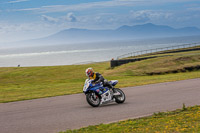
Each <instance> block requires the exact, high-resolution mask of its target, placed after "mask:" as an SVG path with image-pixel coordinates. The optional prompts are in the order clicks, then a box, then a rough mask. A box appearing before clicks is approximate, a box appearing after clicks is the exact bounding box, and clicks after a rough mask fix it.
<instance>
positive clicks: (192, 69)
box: [146, 65, 200, 75]
mask: <svg viewBox="0 0 200 133" xmlns="http://www.w3.org/2000/svg"><path fill="white" fill-rule="evenodd" d="M197 70H200V65H196V66H188V67H183V68H182V69H177V70H170V71H164V72H149V73H146V74H147V75H161V74H169V73H179V72H187V71H197Z"/></svg>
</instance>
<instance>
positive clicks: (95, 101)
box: [83, 79, 126, 107]
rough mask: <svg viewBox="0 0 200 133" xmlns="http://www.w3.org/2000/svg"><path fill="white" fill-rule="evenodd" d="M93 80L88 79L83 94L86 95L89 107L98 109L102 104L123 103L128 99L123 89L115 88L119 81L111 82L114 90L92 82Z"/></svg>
mask: <svg viewBox="0 0 200 133" xmlns="http://www.w3.org/2000/svg"><path fill="white" fill-rule="evenodd" d="M92 81H93V80H90V79H86V80H85V84H84V87H83V92H84V93H85V95H86V100H87V102H88V104H89V105H91V106H93V107H98V106H99V105H101V104H104V103H109V102H114V101H115V102H116V103H123V102H124V101H125V99H126V97H125V94H124V92H123V91H122V90H121V89H118V88H114V86H115V85H116V84H117V83H118V81H117V80H111V81H109V83H110V84H111V85H112V86H113V88H108V87H104V86H103V84H102V83H101V82H100V83H96V84H94V83H93V82H92Z"/></svg>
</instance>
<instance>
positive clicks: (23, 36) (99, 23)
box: [0, 0, 200, 43]
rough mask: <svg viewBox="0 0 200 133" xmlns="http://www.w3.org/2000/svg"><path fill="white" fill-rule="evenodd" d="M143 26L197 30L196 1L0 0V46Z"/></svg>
mask: <svg viewBox="0 0 200 133" xmlns="http://www.w3.org/2000/svg"><path fill="white" fill-rule="evenodd" d="M145 23H153V24H158V25H168V26H171V27H173V28H182V27H197V28H200V0H0V43H3V42H13V41H19V40H27V39H34V38H42V37H46V36H48V35H51V34H54V33H57V32H59V31H61V30H64V29H69V28H82V29H116V28H118V27H120V26H123V25H129V26H132V25H138V24H145Z"/></svg>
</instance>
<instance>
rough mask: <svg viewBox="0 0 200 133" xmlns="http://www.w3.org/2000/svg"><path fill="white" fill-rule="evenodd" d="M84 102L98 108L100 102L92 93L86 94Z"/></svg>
mask: <svg viewBox="0 0 200 133" xmlns="http://www.w3.org/2000/svg"><path fill="white" fill-rule="evenodd" d="M86 100H87V102H88V104H90V105H91V106H92V107H98V106H99V105H100V102H101V100H100V98H99V96H98V95H96V94H95V93H94V92H91V93H88V94H86Z"/></svg>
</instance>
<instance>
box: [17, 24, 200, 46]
mask: <svg viewBox="0 0 200 133" xmlns="http://www.w3.org/2000/svg"><path fill="white" fill-rule="evenodd" d="M193 35H200V29H198V28H196V27H184V28H179V29H175V28H172V27H169V26H166V25H155V24H152V23H147V24H142V25H134V26H127V25H124V26H121V27H119V28H117V29H115V30H89V29H76V28H71V29H66V30H63V31H60V32H58V33H56V34H53V35H51V36H48V37H45V38H40V39H34V40H27V41H22V42H18V44H25V45H54V44H74V43H87V42H99V41H117V40H127V39H129V40H134V39H149V38H161V37H162V38H163V37H179V36H193ZM15 44H16V43H15Z"/></svg>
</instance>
